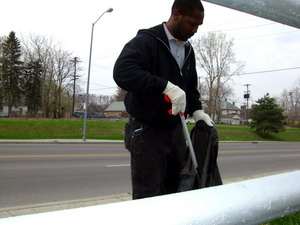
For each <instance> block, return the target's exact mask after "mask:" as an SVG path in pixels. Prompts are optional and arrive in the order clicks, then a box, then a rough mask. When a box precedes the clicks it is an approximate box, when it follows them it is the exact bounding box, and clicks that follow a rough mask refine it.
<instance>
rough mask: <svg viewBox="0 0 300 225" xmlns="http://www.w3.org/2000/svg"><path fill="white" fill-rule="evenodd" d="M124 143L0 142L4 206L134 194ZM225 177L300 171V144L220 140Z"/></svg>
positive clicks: (1, 201)
mask: <svg viewBox="0 0 300 225" xmlns="http://www.w3.org/2000/svg"><path fill="white" fill-rule="evenodd" d="M129 161H130V160H129V154H128V152H127V151H126V150H125V149H124V147H123V144H121V143H116V144H103V143H101V144H81V143H78V144H0V208H4V207H14V206H22V205H28V204H39V203H48V202H58V201H70V200H76V199H86V198H95V197H101V196H108V195H115V194H123V193H129V192H130V191H131V187H130V185H131V184H130V167H129V164H130V162H129ZM218 164H219V168H220V171H221V176H222V178H223V180H225V181H226V180H228V179H237V180H238V179H240V178H245V177H255V176H260V175H262V174H266V173H280V172H283V171H288V170H296V169H300V143H220V147H219V158H218Z"/></svg>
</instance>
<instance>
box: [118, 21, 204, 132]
mask: <svg viewBox="0 0 300 225" xmlns="http://www.w3.org/2000/svg"><path fill="white" fill-rule="evenodd" d="M185 54H186V57H185V61H184V65H183V68H182V69H180V67H179V66H178V64H177V62H176V60H175V58H174V57H173V55H172V53H171V50H170V47H169V42H168V39H167V36H166V33H165V30H164V27H163V24H160V25H158V26H155V27H152V28H150V29H145V30H139V32H138V34H137V35H136V36H135V37H134V38H133V39H132V40H131V41H129V42H128V43H127V44H126V45H125V46H124V48H123V50H122V52H121V54H120V56H119V58H118V59H117V61H116V63H115V66H114V74H113V76H114V80H115V82H116V83H117V85H118V86H119V87H121V88H122V89H124V90H126V91H128V93H127V95H126V97H125V102H124V103H125V106H126V110H127V112H128V113H129V114H130V115H131V116H132V117H135V118H137V119H140V120H142V121H144V122H146V123H150V124H152V125H156V126H160V127H165V128H168V127H170V126H173V125H175V124H176V123H178V122H180V119H179V116H172V115H169V114H168V110H169V109H171V107H172V105H171V103H167V102H166V101H165V99H164V95H163V91H164V90H165V88H166V86H167V83H168V81H170V82H172V83H173V84H175V85H177V86H179V87H180V88H181V89H182V90H184V91H185V92H186V98H187V108H186V109H187V110H186V113H188V114H190V115H192V113H193V112H194V111H196V110H198V109H202V107H201V102H200V101H199V97H200V95H199V92H198V90H197V72H196V67H195V64H196V63H195V55H194V51H193V48H192V46H191V45H190V44H189V43H188V44H187V45H186V49H185Z"/></svg>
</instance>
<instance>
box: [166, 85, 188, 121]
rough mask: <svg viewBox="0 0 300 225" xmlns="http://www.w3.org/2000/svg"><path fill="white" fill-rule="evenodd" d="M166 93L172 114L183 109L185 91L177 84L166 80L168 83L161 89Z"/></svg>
mask: <svg viewBox="0 0 300 225" xmlns="http://www.w3.org/2000/svg"><path fill="white" fill-rule="evenodd" d="M163 93H164V94H165V95H167V96H168V97H169V98H170V100H171V103H172V114H173V115H177V114H178V113H179V112H184V111H185V106H186V99H185V92H184V91H183V90H182V89H181V88H180V87H178V86H176V85H174V84H172V83H171V82H170V81H168V84H167V86H166V88H165V90H164V91H163Z"/></svg>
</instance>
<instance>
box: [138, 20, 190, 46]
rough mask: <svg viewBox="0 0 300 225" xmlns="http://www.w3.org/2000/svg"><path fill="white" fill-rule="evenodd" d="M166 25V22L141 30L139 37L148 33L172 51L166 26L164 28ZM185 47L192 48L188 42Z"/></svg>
mask: <svg viewBox="0 0 300 225" xmlns="http://www.w3.org/2000/svg"><path fill="white" fill-rule="evenodd" d="M164 23H166V22H163V23H162V24H159V25H157V26H154V27H151V28H149V29H141V30H139V31H138V33H137V34H138V35H139V34H143V33H147V34H149V35H151V36H153V37H154V38H156V39H159V40H160V41H163V42H164V44H165V45H166V46H167V47H168V48H169V50H170V45H169V39H168V37H167V35H166V32H165V29H164V26H163V24H164ZM185 47H186V48H188V49H189V48H190V47H191V45H190V43H189V41H186V44H185ZM186 52H187V51H186Z"/></svg>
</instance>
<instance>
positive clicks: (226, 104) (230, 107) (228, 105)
mask: <svg viewBox="0 0 300 225" xmlns="http://www.w3.org/2000/svg"><path fill="white" fill-rule="evenodd" d="M221 109H222V110H238V111H240V110H241V109H240V108H239V107H237V106H235V105H234V104H232V103H230V102H227V101H224V102H222V103H221Z"/></svg>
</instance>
